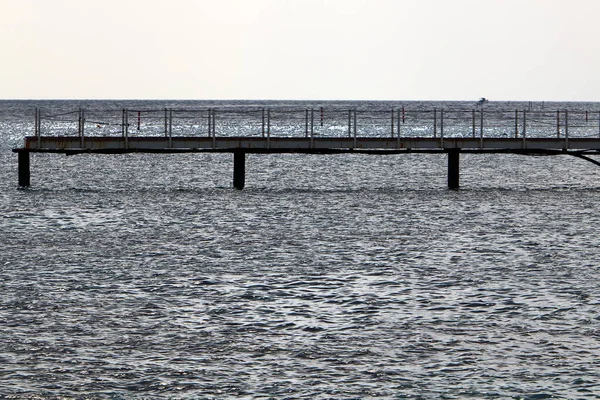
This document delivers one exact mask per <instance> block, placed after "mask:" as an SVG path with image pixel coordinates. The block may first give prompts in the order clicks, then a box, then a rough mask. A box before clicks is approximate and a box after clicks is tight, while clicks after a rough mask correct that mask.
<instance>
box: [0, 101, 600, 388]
mask: <svg viewBox="0 0 600 400" xmlns="http://www.w3.org/2000/svg"><path fill="white" fill-rule="evenodd" d="M210 104H211V103H210V102H173V101H171V102H142V101H138V102H108V101H88V102H79V101H63V102H28V101H4V102H0V115H1V118H0V127H1V130H0V161H1V162H0V177H1V178H0V395H1V396H0V397H3V398H30V399H58V398H60V399H63V398H66V399H69V398H92V399H95V398H98V399H104V398H111V399H130V398H133V399H135V398H137V399H142V398H143V399H146V398H165V399H166V398H311V399H312V398H328V399H329V398H336V399H338V398H339V399H349V398H353V399H356V398H455V399H461V398H476V399H480V398H500V399H502V398H525V399H541V398H582V399H594V398H600V372H599V371H600V361H598V360H599V359H600V358H599V356H600V342H599V338H600V314H599V309H598V305H599V303H600V289H599V285H598V278H599V275H600V273H599V271H598V267H599V266H600V251H599V250H598V246H599V244H600V235H599V231H598V226H600V213H599V210H600V207H599V206H598V200H599V194H600V169H599V168H598V167H597V166H594V165H593V164H591V163H587V162H586V161H584V160H581V159H577V158H574V157H568V156H555V157H528V156H517V155H474V154H463V155H462V156H461V189H460V190H457V191H450V190H448V189H447V186H446V172H447V170H446V168H447V159H446V156H444V155H443V154H404V155H389V156H368V155H328V156H323V155H255V154H250V155H248V157H247V161H246V169H247V171H246V189H244V190H243V191H236V190H233V189H232V188H231V186H232V183H231V182H232V178H231V176H232V164H233V160H232V156H231V155H230V154H179V155H167V154H128V155H110V156H109V155H79V156H72V157H65V156H64V155H56V154H54V155H53V154H33V155H32V156H31V162H32V166H31V171H32V179H31V181H32V186H31V187H30V188H28V189H19V188H18V187H17V160H16V159H17V157H16V155H15V154H13V153H12V152H11V149H12V148H15V147H21V146H22V143H23V141H22V140H23V137H24V136H25V135H31V134H32V133H33V129H34V124H33V109H34V107H35V106H41V107H45V108H46V110H48V111H47V112H48V113H50V112H56V113H60V112H62V111H64V110H75V109H77V108H79V107H88V108H94V109H109V108H117V109H119V108H124V107H130V108H132V109H135V108H136V107H138V108H139V107H146V108H163V107H180V108H185V107H191V108H194V107H195V108H203V107H208V106H210ZM490 104H491V105H490V107H492V106H493V103H490ZM245 105H249V103H244V102H232V103H224V102H221V103H219V106H220V107H223V106H236V107H243V106H245ZM252 105H253V106H254V105H256V104H255V102H252ZM279 105H280V103H276V102H263V103H261V104H259V106H261V107H265V106H266V107H271V106H272V107H277V106H279ZM332 105H334V106H337V107H338V108H340V109H343V108H344V107H348V108H357V109H388V108H389V109H392V108H394V107H396V109H398V108H399V107H402V106H404V107H405V108H406V110H409V109H411V107H413V106H414V107H417V106H418V107H422V108H427V107H430V108H434V107H437V108H443V107H449V108H451V107H453V106H454V107H467V106H469V107H470V105H469V104H464V103H456V104H455V103H445V104H441V103H418V104H416V103H410V102H404V103H403V102H390V103H381V102H356V103H352V102H344V103H328V104H326V106H327V107H331V106H332ZM286 106H293V107H298V108H300V109H304V108H307V107H310V108H313V107H314V108H315V109H317V110H318V109H319V107H321V105H320V104H319V103H310V104H308V103H303V102H288V103H286ZM505 106H507V107H508V108H511V109H512V108H518V109H522V108H523V107H527V106H530V105H527V104H525V105H524V104H505ZM535 106H537V107H548V108H550V109H552V107H558V108H564V107H567V106H570V107H574V108H576V109H579V110H583V109H585V108H589V109H590V110H594V111H595V112H597V109H598V105H597V104H567V105H564V104H563V105H546V104H544V105H541V104H536V105H535ZM552 110H553V109H552ZM317 115H318V114H317ZM142 123H143V122H142Z"/></svg>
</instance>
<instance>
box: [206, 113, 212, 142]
mask: <svg viewBox="0 0 600 400" xmlns="http://www.w3.org/2000/svg"><path fill="white" fill-rule="evenodd" d="M207 127H208V128H207V129H208V137H210V135H211V134H212V108H209V109H208V125H207Z"/></svg>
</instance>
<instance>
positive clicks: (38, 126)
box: [34, 107, 42, 149]
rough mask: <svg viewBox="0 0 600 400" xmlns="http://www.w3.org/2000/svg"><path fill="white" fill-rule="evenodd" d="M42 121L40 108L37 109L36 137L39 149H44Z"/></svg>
mask: <svg viewBox="0 0 600 400" xmlns="http://www.w3.org/2000/svg"><path fill="white" fill-rule="evenodd" d="M40 120H41V115H40V109H39V107H36V108H35V127H34V130H35V136H36V137H37V147H38V149H39V148H40V147H42V132H41V126H42V123H41V122H40Z"/></svg>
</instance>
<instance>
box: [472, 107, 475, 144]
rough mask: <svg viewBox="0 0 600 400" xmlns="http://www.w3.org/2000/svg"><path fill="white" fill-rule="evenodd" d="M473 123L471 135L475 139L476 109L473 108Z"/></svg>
mask: <svg viewBox="0 0 600 400" xmlns="http://www.w3.org/2000/svg"><path fill="white" fill-rule="evenodd" d="M471 111H472V112H471V114H472V115H471V120H472V121H471V122H472V123H471V124H472V126H473V129H472V132H471V136H473V139H475V109H473V110H471Z"/></svg>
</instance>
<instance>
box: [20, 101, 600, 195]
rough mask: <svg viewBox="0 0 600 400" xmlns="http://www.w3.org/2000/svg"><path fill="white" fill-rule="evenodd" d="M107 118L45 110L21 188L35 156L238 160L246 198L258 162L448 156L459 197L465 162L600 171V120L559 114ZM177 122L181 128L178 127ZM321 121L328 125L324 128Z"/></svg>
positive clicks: (125, 113)
mask: <svg viewBox="0 0 600 400" xmlns="http://www.w3.org/2000/svg"><path fill="white" fill-rule="evenodd" d="M319 111H320V112H319ZM102 113H104V114H106V113H107V112H106V111H104V112H102ZM102 113H101V112H96V114H97V115H96V117H95V118H94V117H92V118H91V119H88V118H86V115H88V116H89V115H90V114H91V115H93V112H86V110H83V109H80V110H78V111H76V112H69V113H62V114H59V115H58V118H57V117H56V116H49V115H46V116H44V115H42V113H41V111H40V110H39V109H36V111H35V135H34V136H27V137H25V140H24V146H23V147H22V148H16V149H13V151H14V152H15V153H18V154H19V185H20V186H29V185H30V171H29V170H30V162H29V155H30V153H63V154H67V155H73V154H84V153H98V154H123V153H133V152H137V153H184V152H199V153H200V152H224V153H225V152H228V153H233V154H234V174H233V175H234V179H233V183H234V187H235V188H238V189H242V188H243V187H244V181H245V160H246V154H250V153H299V154H340V153H362V154H403V153H419V152H421V153H447V154H448V186H449V188H451V189H456V188H458V187H459V155H460V153H513V154H545V155H559V154H566V155H572V156H577V157H580V158H583V159H586V160H588V161H591V162H592V163H594V164H597V165H600V163H598V161H596V160H594V159H592V158H590V157H588V155H590V154H599V153H600V112H597V113H596V115H592V118H590V113H589V112H587V111H586V112H585V116H584V114H583V112H579V113H577V112H571V113H569V111H556V112H545V113H543V114H541V115H538V116H537V117H536V116H535V114H533V115H532V113H531V112H529V113H528V112H527V111H522V112H520V111H518V110H515V112H514V113H512V112H507V111H497V112H495V113H492V112H487V113H484V110H483V109H481V110H470V111H465V110H462V111H461V110H459V111H457V110H454V111H446V114H445V113H444V110H433V111H432V112H424V111H419V112H418V113H413V114H411V113H407V112H406V111H405V110H404V108H402V109H400V108H399V109H393V110H391V111H389V112H387V111H386V112H381V111H380V112H374V111H368V112H364V113H363V112H358V111H357V110H346V111H340V110H337V111H335V112H327V114H325V111H324V109H323V108H321V109H320V110H317V113H315V110H312V109H311V110H291V111H290V110H288V111H285V110H279V114H277V113H275V112H272V111H271V110H270V109H267V110H265V109H261V110H242V111H240V110H222V111H219V115H220V116H221V118H222V119H223V120H224V121H226V123H221V125H219V124H218V119H217V112H216V109H213V108H209V109H207V110H196V111H193V110H180V111H174V110H160V111H156V110H154V111H152V110H149V111H142V110H137V111H136V110H119V112H114V111H113V112H111V114H110V115H104V114H102ZM118 114H120V121H119V120H118V118H117V115H118ZM177 114H179V121H178V123H177V124H174V120H175V119H176V118H177ZM315 114H316V115H317V117H319V116H320V118H318V120H317V121H315ZM570 114H571V123H569V115H570ZM277 115H279V117H278V118H277V117H276V116H277ZM325 115H327V117H328V119H326V118H325ZM359 115H362V116H363V120H362V124H360V122H361V120H359V119H358V116H359ZM65 116H67V117H68V116H71V118H65ZM131 116H133V123H131V122H130V121H131ZM44 117H45V118H44ZM135 117H137V119H136V118H135ZM584 118H585V119H584ZM42 121H45V125H43V122H42ZM136 122H137V124H136ZM75 123H76V126H77V130H76V131H74V130H73V126H74V125H75ZM186 125H187V126H186ZM218 125H219V132H218V133H217V126H218ZM136 126H137V129H135V127H136ZM115 127H116V129H117V130H116V131H115V130H114V129H115ZM132 130H133V132H132ZM63 131H66V132H69V134H61V132H63ZM174 131H176V132H174ZM190 131H191V134H189V132H190ZM198 131H202V133H198ZM181 133H184V134H181Z"/></svg>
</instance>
